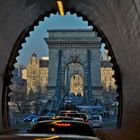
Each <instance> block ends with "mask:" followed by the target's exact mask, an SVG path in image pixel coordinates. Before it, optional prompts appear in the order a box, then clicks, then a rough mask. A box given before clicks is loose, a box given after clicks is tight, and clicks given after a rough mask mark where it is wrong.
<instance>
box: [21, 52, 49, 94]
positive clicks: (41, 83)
mask: <svg viewBox="0 0 140 140" xmlns="http://www.w3.org/2000/svg"><path fill="white" fill-rule="evenodd" d="M48 64H49V59H48V57H43V58H41V59H39V58H38V57H37V55H36V54H35V53H33V54H32V56H31V58H30V60H29V62H28V64H27V66H26V68H25V69H24V70H22V78H24V79H26V80H27V95H29V93H30V92H31V91H32V92H34V93H35V92H38V91H40V92H41V93H46V92H47V84H48Z"/></svg>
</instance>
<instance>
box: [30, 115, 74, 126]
mask: <svg viewBox="0 0 140 140" xmlns="http://www.w3.org/2000/svg"><path fill="white" fill-rule="evenodd" d="M47 120H73V118H71V117H65V116H54V117H53V116H40V117H38V118H33V119H32V121H31V123H30V126H31V127H32V126H33V125H34V124H36V123H37V122H39V121H47Z"/></svg>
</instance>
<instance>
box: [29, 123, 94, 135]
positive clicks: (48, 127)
mask: <svg viewBox="0 0 140 140" xmlns="http://www.w3.org/2000/svg"><path fill="white" fill-rule="evenodd" d="M31 133H39V134H40V133H41V134H76V135H85V136H94V133H93V131H92V129H91V127H90V126H89V125H86V124H81V123H72V122H59V123H47V124H46V123H39V124H37V125H35V126H34V127H33V129H32V130H31Z"/></svg>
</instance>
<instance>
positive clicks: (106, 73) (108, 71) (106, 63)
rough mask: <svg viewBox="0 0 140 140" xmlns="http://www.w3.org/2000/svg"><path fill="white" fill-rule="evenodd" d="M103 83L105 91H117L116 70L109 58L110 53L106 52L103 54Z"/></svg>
mask: <svg viewBox="0 0 140 140" xmlns="http://www.w3.org/2000/svg"><path fill="white" fill-rule="evenodd" d="M100 62H101V82H102V84H103V89H104V91H106V92H108V91H109V90H116V85H115V78H113V75H114V70H113V69H112V64H111V62H110V57H109V56H108V51H107V50H104V51H103V53H102V54H101V60H100Z"/></svg>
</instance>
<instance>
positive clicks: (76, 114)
mask: <svg viewBox="0 0 140 140" xmlns="http://www.w3.org/2000/svg"><path fill="white" fill-rule="evenodd" d="M60 116H66V117H72V118H73V119H74V120H77V121H84V119H83V117H82V116H81V115H80V113H60Z"/></svg>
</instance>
